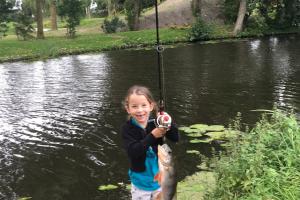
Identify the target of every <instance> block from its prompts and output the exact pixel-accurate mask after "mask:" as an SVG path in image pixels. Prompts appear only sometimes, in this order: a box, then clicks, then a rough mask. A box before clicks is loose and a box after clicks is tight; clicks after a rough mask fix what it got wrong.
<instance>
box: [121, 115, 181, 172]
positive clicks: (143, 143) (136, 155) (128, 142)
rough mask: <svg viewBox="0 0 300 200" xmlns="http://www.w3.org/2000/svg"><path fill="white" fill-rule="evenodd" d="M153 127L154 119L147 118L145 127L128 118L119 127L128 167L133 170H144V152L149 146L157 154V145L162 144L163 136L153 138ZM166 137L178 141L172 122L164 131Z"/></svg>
mask: <svg viewBox="0 0 300 200" xmlns="http://www.w3.org/2000/svg"><path fill="white" fill-rule="evenodd" d="M154 128H155V124H154V121H153V120H152V121H151V120H149V122H148V125H147V127H146V128H145V129H143V128H140V127H137V126H136V125H133V124H132V123H131V120H128V121H127V122H126V123H125V124H124V125H123V126H122V129H121V133H122V138H123V141H124V148H125V150H126V152H127V155H128V157H129V161H130V169H131V170H132V171H135V172H143V171H145V160H146V152H147V150H148V148H149V147H150V146H151V147H152V149H153V150H154V152H155V153H156V154H157V146H158V145H159V144H160V145H162V144H163V138H155V137H154V136H153V135H152V134H151V131H152V130H153V129H154ZM166 138H168V139H169V140H171V141H173V142H178V140H179V134H178V129H177V127H176V126H175V124H174V123H172V126H171V128H170V130H168V131H167V133H166Z"/></svg>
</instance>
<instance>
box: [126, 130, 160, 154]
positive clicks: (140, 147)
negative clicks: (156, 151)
mask: <svg viewBox="0 0 300 200" xmlns="http://www.w3.org/2000/svg"><path fill="white" fill-rule="evenodd" d="M139 134H141V133H140V132H139V131H138V130H137V129H131V128H129V127H128V126H126V125H125V126H123V127H122V138H123V141H124V146H125V149H126V151H127V153H128V156H129V157H132V158H138V157H140V156H144V155H145V154H146V151H147V149H148V148H149V146H151V145H152V144H154V143H155V142H156V138H155V137H154V136H153V135H152V134H147V135H146V137H145V138H143V139H141V140H138V139H137V138H138V135H139Z"/></svg>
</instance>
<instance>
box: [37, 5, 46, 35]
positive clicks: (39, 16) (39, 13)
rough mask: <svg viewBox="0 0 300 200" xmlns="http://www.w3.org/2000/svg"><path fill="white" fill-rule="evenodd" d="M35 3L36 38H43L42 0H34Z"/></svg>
mask: <svg viewBox="0 0 300 200" xmlns="http://www.w3.org/2000/svg"><path fill="white" fill-rule="evenodd" d="M35 3H36V16H35V17H36V23H37V34H36V37H37V39H44V38H45V37H44V25H43V11H42V0H35Z"/></svg>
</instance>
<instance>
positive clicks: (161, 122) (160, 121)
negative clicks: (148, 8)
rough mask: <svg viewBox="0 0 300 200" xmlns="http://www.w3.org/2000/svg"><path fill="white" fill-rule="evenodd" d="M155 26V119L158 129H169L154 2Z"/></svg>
mask: <svg viewBox="0 0 300 200" xmlns="http://www.w3.org/2000/svg"><path fill="white" fill-rule="evenodd" d="M155 25H156V51H157V66H158V79H159V80H158V87H159V107H158V108H159V114H158V116H157V119H156V123H157V125H158V127H164V128H167V129H169V128H171V122H172V118H171V117H170V115H169V114H168V113H166V112H164V111H165V107H166V104H165V101H164V100H165V93H166V92H165V83H164V81H165V73H164V66H163V55H162V53H163V51H164V48H163V46H162V45H161V44H160V41H159V21H158V6H157V0H155Z"/></svg>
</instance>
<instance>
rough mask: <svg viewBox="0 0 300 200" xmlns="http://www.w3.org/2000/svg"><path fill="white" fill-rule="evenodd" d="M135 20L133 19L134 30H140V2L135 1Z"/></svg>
mask: <svg viewBox="0 0 300 200" xmlns="http://www.w3.org/2000/svg"><path fill="white" fill-rule="evenodd" d="M133 9H134V19H133V30H135V31H136V30H139V24H140V21H139V17H140V2H139V1H134V7H133Z"/></svg>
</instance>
